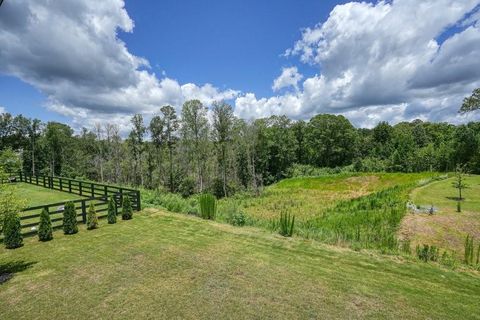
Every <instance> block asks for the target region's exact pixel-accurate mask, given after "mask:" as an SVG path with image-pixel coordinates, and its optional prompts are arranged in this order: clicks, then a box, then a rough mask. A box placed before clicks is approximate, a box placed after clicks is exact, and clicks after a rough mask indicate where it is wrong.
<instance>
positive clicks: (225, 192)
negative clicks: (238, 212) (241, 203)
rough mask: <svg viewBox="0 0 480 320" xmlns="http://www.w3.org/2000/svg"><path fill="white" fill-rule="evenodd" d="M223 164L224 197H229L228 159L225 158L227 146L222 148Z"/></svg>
mask: <svg viewBox="0 0 480 320" xmlns="http://www.w3.org/2000/svg"><path fill="white" fill-rule="evenodd" d="M222 163H223V195H224V196H225V197H226V196H227V159H226V158H225V145H223V146H222Z"/></svg>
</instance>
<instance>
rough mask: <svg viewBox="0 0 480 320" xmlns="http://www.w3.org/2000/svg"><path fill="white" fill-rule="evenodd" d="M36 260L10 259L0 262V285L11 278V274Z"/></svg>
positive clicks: (24, 268) (26, 267)
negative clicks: (10, 260)
mask: <svg viewBox="0 0 480 320" xmlns="http://www.w3.org/2000/svg"><path fill="white" fill-rule="evenodd" d="M35 263H36V262H25V261H12V262H7V263H0V285H1V284H3V283H5V282H7V281H8V280H10V279H12V278H13V275H14V274H15V273H18V272H22V271H25V270H27V269H28V268H30V267H31V266H33V265H34V264H35Z"/></svg>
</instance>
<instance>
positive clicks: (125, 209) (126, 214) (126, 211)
mask: <svg viewBox="0 0 480 320" xmlns="http://www.w3.org/2000/svg"><path fill="white" fill-rule="evenodd" d="M132 217H133V209H132V202H131V201H130V197H129V196H124V197H123V204H122V220H130V219H132Z"/></svg>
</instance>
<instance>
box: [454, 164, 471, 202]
mask: <svg viewBox="0 0 480 320" xmlns="http://www.w3.org/2000/svg"><path fill="white" fill-rule="evenodd" d="M452 186H453V187H454V188H455V189H457V190H458V201H459V203H460V201H462V200H463V197H462V190H463V189H466V188H468V185H467V184H466V183H465V169H464V168H463V167H462V166H460V165H457V168H456V170H455V180H454V181H453V183H452ZM457 208H458V209H457V211H458V212H460V205H458V207H457Z"/></svg>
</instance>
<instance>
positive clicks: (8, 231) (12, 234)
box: [3, 212, 23, 249]
mask: <svg viewBox="0 0 480 320" xmlns="http://www.w3.org/2000/svg"><path fill="white" fill-rule="evenodd" d="M21 232H22V226H21V224H20V217H19V216H18V214H17V213H11V212H10V213H8V214H7V215H5V217H4V221H3V235H4V238H3V242H4V244H5V248H7V249H15V248H19V247H21V246H23V237H22V233H21Z"/></svg>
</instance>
